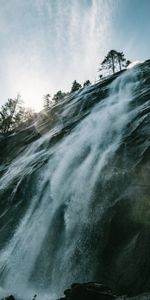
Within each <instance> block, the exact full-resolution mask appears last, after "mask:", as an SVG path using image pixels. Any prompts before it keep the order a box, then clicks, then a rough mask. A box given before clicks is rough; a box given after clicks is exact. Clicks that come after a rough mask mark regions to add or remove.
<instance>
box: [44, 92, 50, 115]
mask: <svg viewBox="0 0 150 300" xmlns="http://www.w3.org/2000/svg"><path fill="white" fill-rule="evenodd" d="M43 98H44V104H43V106H44V109H45V110H46V111H48V110H49V109H50V104H51V99H50V98H51V95H50V94H46V95H44V97H43Z"/></svg>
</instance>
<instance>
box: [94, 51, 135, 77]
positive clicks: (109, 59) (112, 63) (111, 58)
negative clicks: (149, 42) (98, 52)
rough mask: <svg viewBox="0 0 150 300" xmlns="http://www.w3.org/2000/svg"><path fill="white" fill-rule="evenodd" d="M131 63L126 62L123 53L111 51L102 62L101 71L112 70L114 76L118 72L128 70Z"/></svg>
mask: <svg viewBox="0 0 150 300" xmlns="http://www.w3.org/2000/svg"><path fill="white" fill-rule="evenodd" d="M130 63H131V62H130V61H129V60H126V58H125V56H124V53H123V52H118V51H116V50H110V51H109V52H108V53H107V55H106V56H105V58H104V60H103V61H102V63H101V68H100V69H99V71H102V70H110V71H111V72H112V73H113V74H114V73H115V72H116V71H121V70H122V68H126V67H127V66H128V65H129V64H130Z"/></svg>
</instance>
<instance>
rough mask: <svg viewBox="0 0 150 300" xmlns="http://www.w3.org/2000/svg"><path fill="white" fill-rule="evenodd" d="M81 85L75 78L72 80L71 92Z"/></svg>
mask: <svg viewBox="0 0 150 300" xmlns="http://www.w3.org/2000/svg"><path fill="white" fill-rule="evenodd" d="M81 87H82V85H81V84H80V83H79V82H77V81H76V80H74V81H73V83H72V88H71V93H74V92H76V91H78V90H79V89H80V88H81Z"/></svg>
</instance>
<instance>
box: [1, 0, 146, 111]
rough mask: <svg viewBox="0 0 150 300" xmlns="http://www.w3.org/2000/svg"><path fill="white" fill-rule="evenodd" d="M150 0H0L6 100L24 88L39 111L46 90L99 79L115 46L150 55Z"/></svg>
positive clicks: (131, 54)
mask: <svg viewBox="0 0 150 300" xmlns="http://www.w3.org/2000/svg"><path fill="white" fill-rule="evenodd" d="M149 12H150V0H7V1H6V0H0V105H2V104H3V103H5V102H6V101H7V99H8V98H15V97H16V96H17V94H18V93H20V94H21V97H22V99H23V101H24V103H25V106H26V107H32V108H34V109H35V110H36V111H38V110H40V109H41V108H42V105H43V96H44V95H45V94H48V93H49V94H51V95H53V94H54V93H55V92H57V91H58V90H62V91H65V92H67V91H70V89H71V85H72V82H73V81H74V79H76V80H77V81H79V82H80V83H81V84H83V82H84V81H85V80H87V79H90V80H91V81H92V82H94V81H96V80H97V79H98V69H99V67H100V62H101V61H102V60H103V58H104V56H105V55H106V54H107V52H108V51H109V50H111V49H115V50H117V51H123V52H124V53H125V56H126V58H127V59H130V60H131V61H137V60H138V61H143V60H146V59H149V58H150V53H149V49H150V38H149V37H150V17H149Z"/></svg>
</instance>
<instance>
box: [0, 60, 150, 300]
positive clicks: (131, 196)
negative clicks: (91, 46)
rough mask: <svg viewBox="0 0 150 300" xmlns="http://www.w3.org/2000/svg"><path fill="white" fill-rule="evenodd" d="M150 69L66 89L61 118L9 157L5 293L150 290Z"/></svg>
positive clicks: (4, 190)
mask: <svg viewBox="0 0 150 300" xmlns="http://www.w3.org/2000/svg"><path fill="white" fill-rule="evenodd" d="M149 70H150V66H149V64H148V63H147V64H145V65H144V64H143V65H142V66H137V67H135V68H133V69H131V70H127V71H126V72H124V73H123V74H121V75H119V76H118V77H117V78H113V77H112V79H111V80H110V79H109V78H108V80H106V81H104V82H103V83H98V84H96V85H93V86H90V87H87V88H85V89H84V90H82V91H80V92H78V93H76V94H74V95H73V96H70V97H66V98H65V99H64V100H63V102H62V103H60V104H57V105H56V107H54V108H53V110H54V112H55V116H56V117H57V120H56V121H55V126H53V127H52V128H51V129H50V130H49V131H48V132H47V133H46V134H44V135H43V136H41V137H40V138H38V139H37V140H36V141H34V142H32V143H30V144H29V145H28V146H26V148H25V149H24V150H22V152H19V154H18V152H17V151H16V153H17V154H16V156H15V155H14V153H13V155H14V156H13V158H11V155H12V153H9V155H8V156H10V157H9V158H8V160H7V159H6V160H5V162H3V163H2V168H1V170H2V175H1V179H0V196H1V208H0V296H1V297H2V296H4V295H5V296H6V294H7V293H9V294H10V293H13V294H14V295H16V296H17V297H19V298H26V299H31V298H32V296H33V295H34V293H36V294H38V296H39V299H40V298H41V297H44V298H47V297H48V298H49V297H51V299H56V298H57V297H58V296H60V295H61V294H62V293H63V290H64V288H66V287H67V286H69V285H70V284H71V283H72V282H75V281H81V282H82V281H91V280H98V281H102V282H104V283H106V284H108V285H110V286H112V287H113V288H114V289H115V290H118V291H120V292H126V293H128V292H129V293H130V294H134V293H138V292H143V291H145V290H148V286H149V283H150V281H149V278H148V272H149V268H150V266H148V263H149V260H150V259H149V255H148V253H149V251H148V250H149V248H150V245H149V243H148V241H149V236H150V234H149V232H148V229H149V226H150V222H149V203H148V166H147V167H145V164H146V159H147V151H148V145H149V144H148V128H147V125H148V122H147V117H148V104H149V94H148V92H149V93H150V90H149V85H148V84H149V81H148V84H147V81H146V79H144V75H143V74H144V72H145V74H146V75H145V76H148V75H147V74H148V72H149ZM109 81H112V82H110V83H109ZM16 138H17V134H16V135H14V136H12V137H10V139H12V140H13V139H16ZM1 143H3V140H2V141H1ZM8 143H9V138H8ZM143 268H145V270H143ZM141 272H142V273H143V275H142V278H141ZM47 295H48V296H47ZM49 299H50V298H49Z"/></svg>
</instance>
